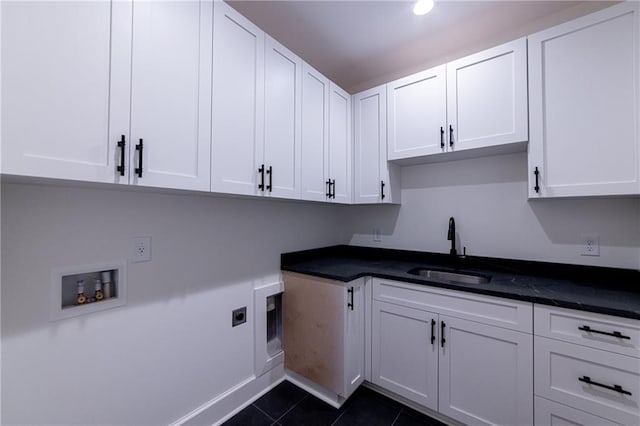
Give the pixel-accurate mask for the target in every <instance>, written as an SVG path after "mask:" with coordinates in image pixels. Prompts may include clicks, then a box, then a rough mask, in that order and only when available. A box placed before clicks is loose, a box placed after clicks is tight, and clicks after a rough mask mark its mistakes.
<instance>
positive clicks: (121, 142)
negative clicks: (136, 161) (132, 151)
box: [116, 135, 127, 176]
mask: <svg viewBox="0 0 640 426" xmlns="http://www.w3.org/2000/svg"><path fill="white" fill-rule="evenodd" d="M126 146H127V143H126V142H125V138H124V135H122V136H120V140H119V141H118V148H120V165H119V166H118V167H116V170H117V171H118V172H119V173H120V176H124V151H125V149H126V148H125V147H126Z"/></svg>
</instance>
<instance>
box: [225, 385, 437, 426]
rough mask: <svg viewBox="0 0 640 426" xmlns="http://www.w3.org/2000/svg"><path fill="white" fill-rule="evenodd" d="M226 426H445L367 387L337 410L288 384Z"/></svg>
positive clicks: (358, 391)
mask: <svg viewBox="0 0 640 426" xmlns="http://www.w3.org/2000/svg"><path fill="white" fill-rule="evenodd" d="M224 425H225V426H236V425H238V426H263V425H264V426H267V425H282V426H289V425H295V426H332V425H336V426H346V425H362V426H413V425H415V426H418V425H420V426H445V425H444V423H441V422H439V421H438V420H435V419H432V418H431V417H428V416H425V415H424V414H422V413H419V412H417V411H415V410H413V409H411V408H409V407H406V406H404V405H402V404H400V403H398V402H396V401H394V400H392V399H389V398H387V397H385V396H383V395H380V394H379V393H377V392H374V391H372V390H371V389H367V388H365V387H363V386H360V388H358V390H356V391H355V392H354V393H353V395H351V397H350V398H349V399H348V400H347V401H346V402H345V403H344V404H343V405H342V407H341V408H340V409H336V408H333V407H332V406H330V405H329V404H326V403H325V402H323V401H321V400H319V399H318V398H316V397H315V396H313V395H311V394H309V393H308V392H307V391H304V390H302V389H300V388H299V387H297V386H295V385H293V384H292V383H290V382H288V381H284V382H282V383H280V384H279V385H278V386H276V387H275V388H273V389H272V390H270V391H269V392H268V393H266V394H265V395H263V396H262V397H260V399H258V400H256V401H255V402H254V403H253V404H251V405H249V406H248V407H246V408H245V409H244V410H242V411H240V412H239V413H238V414H236V415H235V416H234V417H232V418H231V419H229V420H228V421H227V422H225V423H224Z"/></svg>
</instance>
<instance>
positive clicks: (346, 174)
mask: <svg viewBox="0 0 640 426" xmlns="http://www.w3.org/2000/svg"><path fill="white" fill-rule="evenodd" d="M351 148H352V135H351V95H349V94H348V93H347V92H345V91H344V90H342V89H341V88H339V87H338V86H336V85H335V84H333V83H331V84H330V85H329V145H328V160H329V161H328V170H327V174H326V176H327V179H328V180H329V192H330V195H329V199H330V200H332V201H335V202H338V203H347V204H348V203H351V186H352V180H351V176H352V170H351V150H352V149H351Z"/></svg>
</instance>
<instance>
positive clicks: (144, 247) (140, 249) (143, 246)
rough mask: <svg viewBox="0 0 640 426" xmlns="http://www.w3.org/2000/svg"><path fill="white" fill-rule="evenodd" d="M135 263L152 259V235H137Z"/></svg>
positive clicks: (133, 255) (134, 241) (134, 250)
mask: <svg viewBox="0 0 640 426" xmlns="http://www.w3.org/2000/svg"><path fill="white" fill-rule="evenodd" d="M131 261H132V262H133V263H139V262H149V261H151V237H136V238H134V239H133V254H132V256H131Z"/></svg>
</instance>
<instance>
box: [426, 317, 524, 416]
mask: <svg viewBox="0 0 640 426" xmlns="http://www.w3.org/2000/svg"><path fill="white" fill-rule="evenodd" d="M440 332H441V333H442V335H441V337H440V338H441V342H442V339H443V340H444V344H441V345H440V374H439V378H440V389H439V410H438V411H439V412H440V413H442V414H444V415H446V416H449V417H451V418H453V419H456V420H458V421H461V422H463V423H465V424H473V425H505V426H509V425H531V424H533V336H532V335H531V334H526V333H521V332H518V331H513V330H507V329H504V328H500V327H493V326H489V325H485V324H480V323H477V322H473V321H467V320H462V319H458V318H453V317H448V316H446V315H440Z"/></svg>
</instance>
